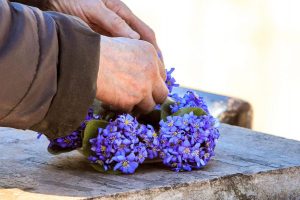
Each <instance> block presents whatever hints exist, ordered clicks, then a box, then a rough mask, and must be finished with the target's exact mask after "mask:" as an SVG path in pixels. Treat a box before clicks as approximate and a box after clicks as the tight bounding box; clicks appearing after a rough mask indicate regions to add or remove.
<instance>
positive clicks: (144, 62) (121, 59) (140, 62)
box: [96, 36, 168, 113]
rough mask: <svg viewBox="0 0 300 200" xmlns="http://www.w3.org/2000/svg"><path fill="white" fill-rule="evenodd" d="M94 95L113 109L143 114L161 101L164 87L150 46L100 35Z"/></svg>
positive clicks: (154, 54) (155, 55)
mask: <svg viewBox="0 0 300 200" xmlns="http://www.w3.org/2000/svg"><path fill="white" fill-rule="evenodd" d="M100 49H101V52H100V64H99V72H98V79H97V93H96V97H97V98H98V99H99V100H101V101H102V102H103V103H104V104H107V105H110V106H112V107H114V108H115V109H118V110H122V111H126V112H131V111H132V110H133V109H135V111H136V112H140V113H147V112H150V111H152V110H153V108H154V107H155V105H156V104H160V103H163V102H164V100H165V99H166V97H167V95H168V89H167V87H166V84H165V82H164V78H162V77H161V75H160V72H159V69H160V65H162V63H161V61H160V59H159V58H158V56H157V53H156V51H155V48H154V47H153V45H151V44H150V43H148V42H146V41H141V40H136V39H128V38H121V37H119V38H110V37H106V36H102V38H101V48H100Z"/></svg>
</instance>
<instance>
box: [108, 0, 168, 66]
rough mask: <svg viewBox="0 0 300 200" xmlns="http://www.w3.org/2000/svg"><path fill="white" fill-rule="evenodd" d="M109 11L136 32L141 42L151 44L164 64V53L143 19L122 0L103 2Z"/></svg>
mask: <svg viewBox="0 0 300 200" xmlns="http://www.w3.org/2000/svg"><path fill="white" fill-rule="evenodd" d="M103 1H104V3H105V5H106V6H107V8H108V9H111V10H112V11H113V12H115V13H116V14H117V15H119V16H120V17H121V18H122V19H124V20H125V21H126V23H127V24H128V25H129V26H130V27H131V28H132V29H133V30H135V31H136V32H137V33H138V34H139V35H140V39H141V40H145V41H147V42H150V43H151V44H152V45H153V46H154V47H155V49H156V51H157V53H158V56H159V58H160V59H161V60H162V62H163V56H162V52H161V50H160V49H159V47H158V45H157V42H156V37H155V33H154V31H153V30H152V29H151V28H150V27H149V26H148V25H147V24H146V23H144V22H143V21H142V20H141V19H139V18H138V17H137V16H136V15H134V14H133V12H132V11H131V10H130V9H129V8H128V7H127V6H126V5H125V4H124V3H123V2H122V1H120V0H109V1H108V0H103Z"/></svg>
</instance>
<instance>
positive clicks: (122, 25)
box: [93, 3, 140, 39]
mask: <svg viewBox="0 0 300 200" xmlns="http://www.w3.org/2000/svg"><path fill="white" fill-rule="evenodd" d="M95 10H97V11H98V13H95V14H94V15H93V16H94V17H95V19H94V20H93V22H94V23H95V25H97V26H99V27H101V28H102V29H104V30H106V31H107V32H109V33H110V34H111V35H112V36H114V37H128V38H132V39H140V35H139V34H138V33H137V32H136V31H134V30H133V29H132V28H131V27H130V26H129V25H128V24H127V23H126V21H125V20H123V19H122V18H121V17H120V16H118V15H117V14H116V13H114V12H113V11H111V10H110V9H108V8H107V7H106V6H105V5H104V4H103V3H100V5H99V7H98V9H95Z"/></svg>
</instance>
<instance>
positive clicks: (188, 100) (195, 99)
mask: <svg viewBox="0 0 300 200" xmlns="http://www.w3.org/2000/svg"><path fill="white" fill-rule="evenodd" d="M171 97H172V98H173V100H174V101H175V103H174V104H173V105H171V106H170V108H171V112H172V113H175V112H177V111H178V110H180V109H182V108H189V107H195V108H201V109H202V110H204V111H205V112H206V113H207V114H209V111H208V108H207V105H206V103H205V101H204V100H203V98H202V97H199V96H198V95H197V94H196V93H195V92H193V91H187V92H186V93H185V95H184V96H183V97H180V96H179V95H178V94H176V93H175V94H172V95H171Z"/></svg>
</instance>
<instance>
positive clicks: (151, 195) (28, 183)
mask: <svg viewBox="0 0 300 200" xmlns="http://www.w3.org/2000/svg"><path fill="white" fill-rule="evenodd" d="M220 130H221V137H220V139H219V143H218V144H217V148H216V154H217V155H216V156H215V157H214V158H213V159H212V160H211V161H210V163H209V164H208V166H206V167H204V168H203V169H202V170H198V171H192V172H181V173H175V172H172V171H170V170H168V169H167V168H165V167H163V166H162V165H160V164H148V165H144V166H142V167H141V168H140V169H139V170H138V171H137V172H136V174H134V175H108V174H101V173H98V172H96V171H94V170H93V169H92V168H91V167H90V166H89V164H88V162H87V161H86V160H85V158H84V157H82V156H81V155H80V154H79V153H78V152H76V151H74V152H71V153H68V154H63V155H58V156H53V155H50V154H49V153H48V152H47V150H46V147H47V144H48V142H47V139H46V138H45V137H42V138H41V139H39V140H37V139H36V136H37V135H36V133H33V132H30V131H19V130H15V129H7V128H0V177H1V179H0V199H8V198H19V199H65V198H66V199H67V198H71V199H76V198H78V199H86V198H91V199H157V200H168V199H300V142H298V141H293V140H288V139H284V138H280V137H275V136H271V135H267V134H262V133H257V132H253V131H251V130H248V129H243V128H238V127H234V126H229V125H224V124H222V126H221V128H220Z"/></svg>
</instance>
